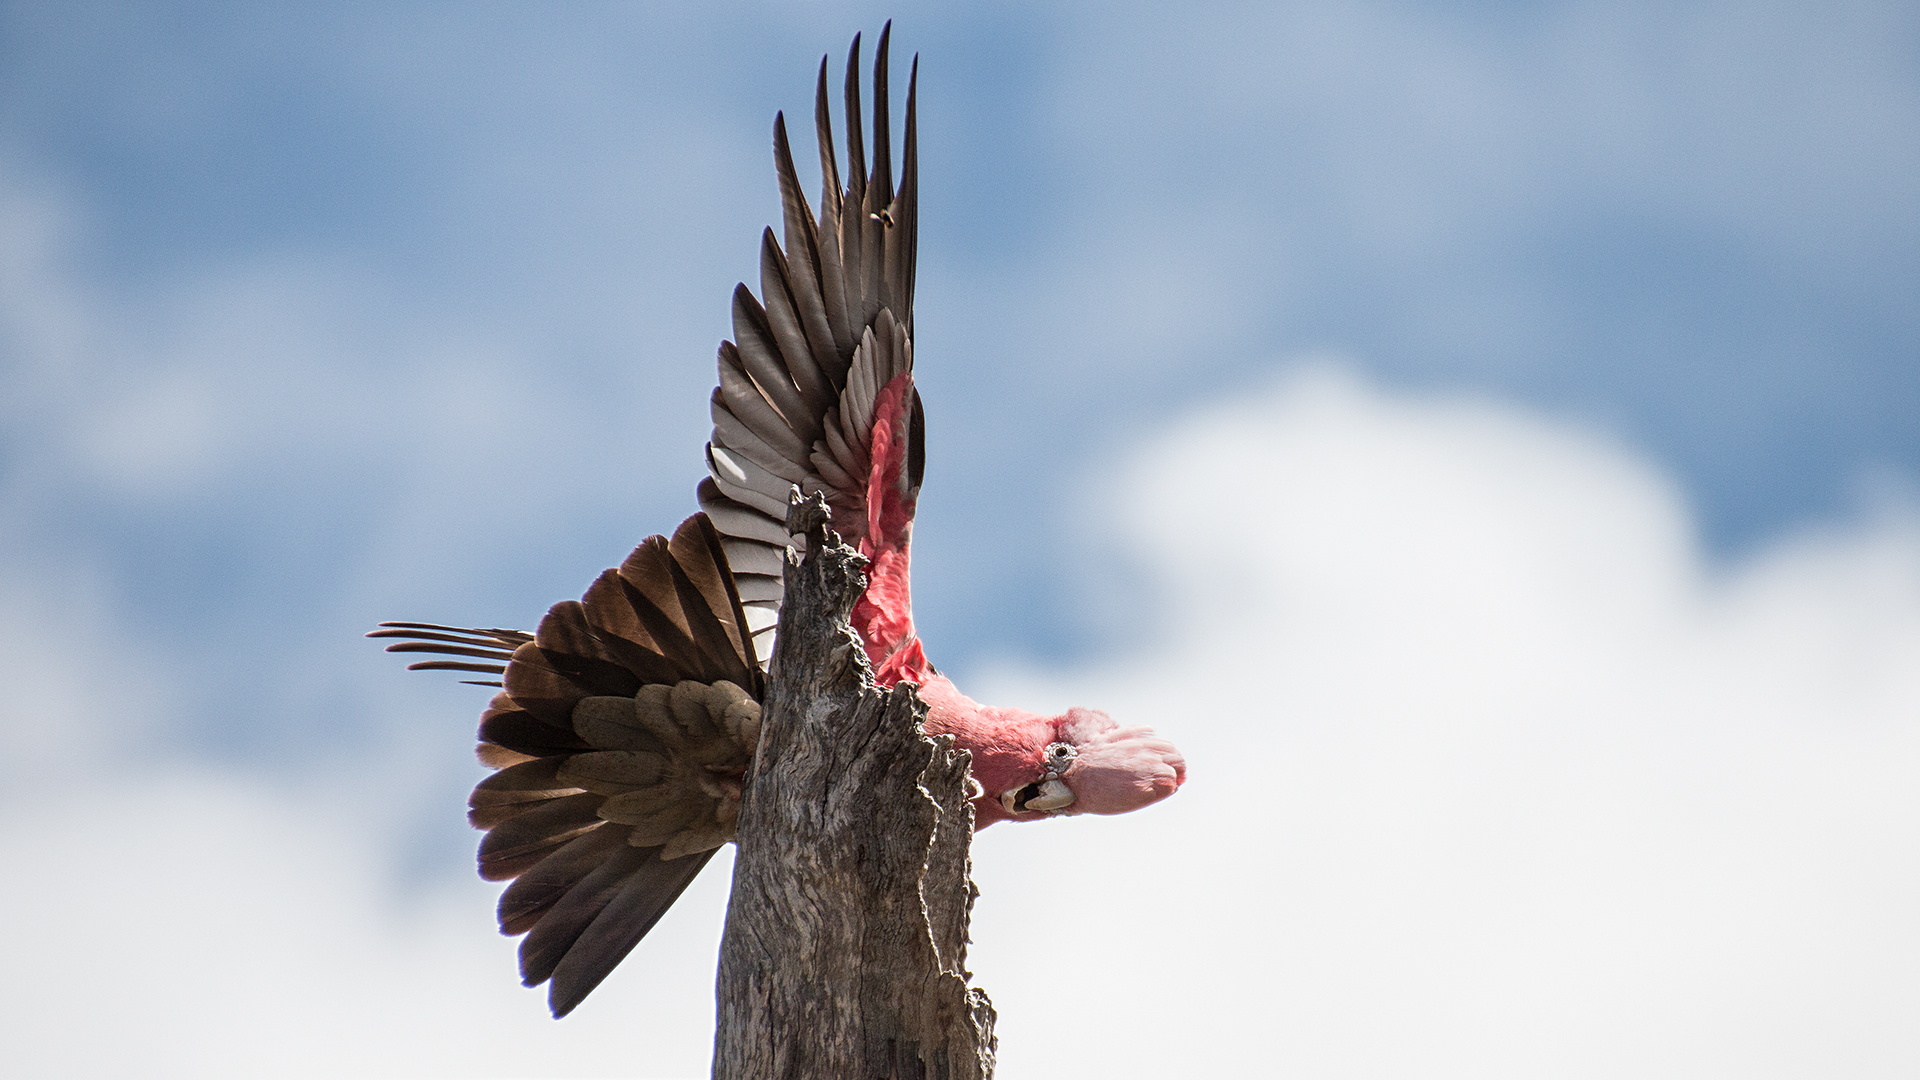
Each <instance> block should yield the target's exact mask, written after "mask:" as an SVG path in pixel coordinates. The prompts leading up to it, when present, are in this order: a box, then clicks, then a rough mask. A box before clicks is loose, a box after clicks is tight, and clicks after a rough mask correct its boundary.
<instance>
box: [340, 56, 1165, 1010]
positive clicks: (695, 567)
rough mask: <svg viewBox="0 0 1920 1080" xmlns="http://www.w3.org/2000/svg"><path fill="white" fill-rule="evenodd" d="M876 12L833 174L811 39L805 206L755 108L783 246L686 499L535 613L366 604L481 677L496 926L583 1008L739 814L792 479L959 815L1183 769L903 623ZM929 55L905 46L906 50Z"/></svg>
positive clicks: (909, 411) (1148, 741) (908, 515)
mask: <svg viewBox="0 0 1920 1080" xmlns="http://www.w3.org/2000/svg"><path fill="white" fill-rule="evenodd" d="M887 37H888V34H887V32H886V31H883V32H882V33H881V36H880V46H879V49H878V50H877V52H876V56H875V60H874V69H873V90H874V102H873V113H874V115H873V128H872V137H873V142H872V152H873V167H872V170H871V173H869V172H868V169H867V166H866V156H867V147H866V145H865V144H863V142H862V139H861V118H860V106H861V102H860V80H859V70H858V66H859V54H860V39H859V37H858V36H855V38H854V39H853V46H852V48H851V50H850V51H849V54H848V57H847V71H846V98H845V102H846V104H845V110H846V124H847V161H848V176H847V184H846V186H845V188H844V189H843V188H842V186H841V183H840V175H839V170H838V166H837V163H836V161H835V150H834V144H833V131H832V123H831V117H830V112H829V109H828V104H827V61H826V60H825V59H824V58H823V59H822V60H821V63H820V75H819V80H818V85H817V89H816V102H815V106H814V120H815V125H816V129H817V133H818V138H819V146H820V169H821V174H822V189H823V193H822V196H821V202H820V213H819V215H818V216H817V217H816V216H815V215H814V213H813V211H812V210H811V208H810V207H809V206H808V204H807V199H806V196H805V194H804V193H803V191H802V189H801V186H800V181H799V178H798V176H797V175H796V173H795V170H794V164H793V157H792V154H791V152H790V150H789V148H788V144H787V133H786V125H785V120H784V118H783V117H779V116H776V117H775V119H774V129H773V148H774V165H775V168H776V170H777V173H778V177H779V185H780V197H781V203H782V207H783V210H784V218H785V220H784V223H783V224H784V232H785V237H784V239H785V243H784V245H783V244H781V243H780V242H778V241H776V239H775V238H774V234H773V230H772V229H768V230H766V231H765V233H764V234H763V236H762V239H761V248H760V298H756V297H755V296H754V295H753V293H752V292H751V291H750V290H749V289H748V288H747V286H746V285H745V284H742V285H740V286H739V287H737V288H736V289H735V290H734V294H733V340H732V341H726V342H722V343H721V345H720V385H719V386H718V387H717V388H716V389H715V390H714V392H713V399H712V413H713V422H714V429H713V438H712V440H711V441H710V442H709V443H708V444H707V449H706V459H707V470H708V476H707V478H706V479H704V480H702V481H701V482H700V484H699V487H698V489H697V493H698V497H699V503H700V507H701V511H702V512H700V513H697V514H695V515H693V516H692V517H690V518H688V519H687V520H686V521H684V522H682V523H681V524H680V526H679V528H678V529H677V530H676V531H675V532H674V535H673V538H672V539H670V540H669V539H666V538H664V537H660V536H653V537H649V538H648V539H647V540H646V541H645V542H643V543H642V544H641V545H640V546H639V547H638V548H636V549H635V550H634V552H633V554H631V555H630V556H628V557H627V560H626V561H625V562H624V563H622V564H621V565H620V566H619V567H617V568H615V569H611V570H608V571H606V572H605V573H603V574H601V575H600V577H599V579H598V580H596V581H595V582H594V583H593V584H592V586H590V587H589V588H588V589H587V591H586V595H585V596H584V597H583V598H582V599H580V600H567V601H563V602H561V603H559V604H556V605H554V606H553V608H552V610H550V611H549V612H548V613H547V615H546V617H545V618H544V619H542V620H541V622H540V626H539V629H538V630H536V631H535V632H533V633H531V634H529V633H526V632H524V631H518V630H505V629H470V628H458V627H447V626H440V625H436V624H430V623H382V624H381V625H382V627H384V629H381V630H377V631H375V632H374V634H373V635H372V636H374V637H388V638H401V639H404V640H403V641H401V642H400V643H397V644H394V645H390V646H389V649H390V650H392V651H396V652H429V653H439V654H443V655H451V656H455V657H459V658H460V659H455V660H428V661H424V662H419V663H415V664H413V665H412V667H413V668H416V669H418V668H439V669H453V670H459V671H470V672H480V673H485V674H492V675H496V676H499V677H500V678H499V680H498V681H487V680H479V681H480V682H481V684H482V685H491V686H497V687H500V692H499V693H498V694H496V695H495V696H494V698H493V700H492V702H491V704H489V706H488V707H487V709H486V711H485V712H484V713H483V714H482V716H481V718H480V747H479V756H480V760H481V762H482V763H484V764H485V765H487V766H489V767H491V768H493V769H495V770H497V771H495V772H494V773H493V774H492V775H491V776H489V777H487V778H486V779H485V780H482V781H481V782H480V783H479V785H478V786H476V787H475V788H474V790H473V796H472V799H471V800H470V802H469V805H470V807H471V812H470V814H469V819H470V820H471V821H472V823H473V825H474V826H475V827H477V828H482V829H485V830H487V835H486V838H485V839H484V840H482V841H481V844H480V874H481V876H482V877H484V878H487V879H488V880H495V881H498V880H507V879H512V882H513V883H512V884H511V885H509V886H508V887H507V889H506V891H505V892H504V893H503V894H502V895H501V897H500V908H499V916H500V928H501V930H502V932H504V933H506V934H509V935H512V934H521V933H524V934H526V935H527V936H526V939H525V941H524V942H522V944H521V948H520V966H521V974H522V976H523V979H524V981H525V983H526V985H528V986H537V985H538V984H540V983H541V982H544V981H549V980H550V981H551V986H550V987H549V990H548V994H549V1002H550V1004H551V1006H552V1009H553V1013H554V1015H555V1016H564V1015H566V1014H567V1013H568V1012H569V1011H571V1010H572V1009H573V1008H574V1006H576V1005H578V1004H579V1003H580V1002H581V1000H582V999H583V998H585V997H586V995H587V994H588V993H589V992H590V991H591V990H592V989H593V988H594V987H595V986H597V985H598V984H599V983H600V981H601V980H602V979H604V978H605V977H606V976H607V974H608V972H610V971H611V970H612V969H613V967H614V966H615V965H616V964H618V963H619V962H620V960H621V959H622V958H624V957H625V956H626V954H627V953H628V952H629V951H630V950H631V949H632V948H633V947H634V945H636V944H637V943H638V942H639V941H640V939H641V938H642V937H643V936H644V935H645V934H646V933H647V931H648V930H649V929H651V928H652V927H653V925H654V923H655V922H656V921H658V920H659V918H660V916H661V915H662V914H663V913H664V912H665V911H666V909H667V908H668V907H669V906H670V905H671V904H672V903H673V901H674V900H675V899H676V898H677V897H678V896H679V895H680V893H681V891H682V890H683V889H685V888H686V886H687V884H688V883H689V882H691V881H692V880H693V878H694V875H696V874H698V873H699V871H700V868H701V867H702V866H704V865H705V864H706V862H707V860H708V858H710V857H711V856H712V854H713V852H714V851H715V849H717V848H719V847H720V846H721V845H722V844H724V843H726V842H727V841H729V840H731V839H732V838H733V835H734V827H735V822H736V821H737V820H738V817H739V813H740V798H741V791H742V786H743V783H744V778H745V776H746V773H747V770H748V769H749V768H750V767H751V765H752V763H753V755H754V751H755V748H756V746H757V744H758V739H759V731H760V701H761V700H762V698H763V695H764V691H765V685H766V678H767V675H766V670H767V664H768V661H769V660H770V659H771V657H772V652H773V633H774V626H775V623H776V621H777V618H778V614H779V610H780V601H781V595H782V587H783V585H782V571H783V569H784V567H785V565H786V551H787V549H788V548H789V547H790V546H791V545H793V544H794V543H796V541H797V538H795V537H792V536H789V535H788V533H787V531H786V527H785V522H786V514H787V506H788V498H789V495H790V493H791V492H792V490H793V489H794V488H796V487H797V488H798V489H799V490H800V491H801V492H804V493H807V494H812V493H815V492H818V493H821V494H823V495H824V496H825V498H826V500H827V502H828V505H829V506H830V507H831V510H832V521H833V524H834V526H835V527H836V528H837V530H838V531H839V532H840V534H841V535H842V537H843V539H844V540H845V541H846V542H848V543H850V544H853V545H856V546H857V547H858V548H859V551H860V553H861V554H862V555H864V556H865V557H866V558H867V560H868V567H867V583H866V588H865V592H864V594H863V595H862V596H861V598H860V600H859V602H858V604H857V605H856V607H855V608H854V611H853V622H854V628H855V629H856V630H857V631H858V632H859V634H860V637H861V640H862V642H863V643H864V644H865V647H866V654H867V658H868V660H869V661H870V663H871V667H872V672H873V677H874V679H875V681H876V682H877V683H878V685H880V686H881V687H891V686H894V685H895V684H897V683H900V682H911V683H914V684H917V685H918V687H919V693H920V696H921V698H922V699H923V700H924V701H925V702H926V704H927V708H928V713H927V719H926V723H925V727H926V730H927V732H928V733H930V734H935V735H940V734H946V735H952V736H953V737H954V740H955V742H956V743H957V745H958V746H959V747H961V748H963V749H965V750H967V751H969V752H970V753H971V754H972V770H973V778H974V780H975V782H976V783H977V785H978V788H977V790H978V792H979V794H978V796H977V797H976V798H975V799H974V800H973V808H974V821H975V828H984V827H986V826H988V825H991V824H993V823H995V822H998V821H1038V820H1040V819H1043V818H1048V817H1059V816H1064V815H1070V814H1082V813H1092V814H1119V813H1124V812H1126V811H1129V810H1134V809H1138V808H1140V807H1143V806H1146V805H1147V804H1149V803H1152V802H1155V801H1157V800H1159V799H1163V798H1165V797H1166V796H1168V795H1170V794H1172V793H1173V792H1174V790H1175V789H1177V788H1178V787H1179V786H1180V785H1181V783H1182V782H1184V780H1185V778H1186V765H1185V762H1184V761H1183V759H1182V758H1181V756H1180V753H1179V752H1178V751H1177V750H1175V749H1174V747H1173V744H1172V743H1170V742H1168V741H1166V740H1165V739H1162V738H1159V737H1157V736H1155V735H1154V733H1153V732H1152V731H1151V730H1150V729H1148V728H1144V727H1120V726H1118V725H1117V724H1115V723H1114V721H1113V720H1112V719H1111V718H1109V717H1108V716H1107V714H1106V713H1103V712H1099V711H1097V710H1094V709H1083V708H1072V709H1068V710H1067V711H1066V712H1064V713H1060V714H1058V715H1055V716H1043V715H1041V714H1039V713H1034V712H1029V711H1027V710H1024V709H1017V708H1008V707H1000V706H993V705H982V704H980V703H979V702H977V701H974V700H973V699H971V698H969V697H967V696H966V695H965V694H963V693H961V692H960V691H959V689H958V688H956V687H955V686H954V685H953V683H952V682H951V681H949V680H948V679H947V677H946V676H944V675H942V674H940V673H939V672H938V671H936V670H935V669H934V667H933V665H932V664H930V663H928V661H927V658H926V654H925V652H924V651H923V650H922V648H921V644H920V638H919V636H918V635H917V634H916V633H915V632H914V627H913V612H912V606H911V602H910V595H909V588H908V562H909V558H908V547H909V540H910V538H911V535H912V526H913V514H914V507H915V503H916V501H917V499H918V497H919V493H920V480H921V474H922V468H923V464H924V461H925V445H926V443H925V421H924V414H923V412H922V409H921V404H920V395H919V392H918V391H917V390H916V389H915V388H914V384H913V272H914V245H915V233H916V223H917V209H918V207H917V191H918V182H917V179H918V172H917V167H916V155H915V130H914V127H915V125H914V97H915V83H916V82H917V79H916V78H913V77H910V78H909V80H908V88H907V102H906V125H905V130H904V146H903V153H902V162H901V170H900V176H899V186H898V188H897V189H896V188H895V186H894V177H893V165H892V154H891V150H890V147H889V139H890V125H889V122H888V117H887V104H888V97H887ZM918 67H919V61H918V58H917V57H916V58H915V62H914V72H915V75H917V73H918Z"/></svg>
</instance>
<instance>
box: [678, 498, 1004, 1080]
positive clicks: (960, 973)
mask: <svg viewBox="0 0 1920 1080" xmlns="http://www.w3.org/2000/svg"><path fill="white" fill-rule="evenodd" d="M787 525H788V530H789V531H790V532H792V533H795V534H804V535H805V536H806V540H807V543H806V552H805V554H804V555H803V556H801V557H800V558H799V559H798V560H797V561H796V560H795V559H793V558H792V557H791V556H790V557H789V560H788V565H787V570H786V598H785V601H784V603H783V605H782V609H781V612H780V626H779V631H778V634H777V642H776V644H775V647H774V659H773V665H772V674H771V677H770V679H769V683H768V689H767V700H766V702H765V707H764V711H763V713H762V716H761V737H760V748H759V751H758V752H757V753H756V754H755V755H754V765H753V771H752V775H751V776H750V777H749V778H748V783H747V790H746V797H745V802H744V804H743V806H742V809H741V815H740V830H739V845H740V848H739V853H738V854H737V855H736V856H735V860H734V871H733V897H732V900H731V901H730V902H729V903H728V905H727V929H726V936H725V938H724V939H723V940H722V942H721V946H720V976H719V988H718V998H719V1013H718V1018H717V1021H718V1023H717V1030H716V1031H715V1033H714V1054H713V1075H714V1077H715V1080H787V1078H807V1080H811V1078H821V1080H828V1078H832V1080H841V1078H847V1080H853V1078H859V1080H868V1078H873V1080H881V1078H887V1080H893V1078H899V1080H906V1078H915V1080H919V1078H939V1080H946V1078H952V1080H976V1078H977V1080H986V1078H987V1077H990V1076H991V1075H992V1074H993V1052H994V1039H993V1019H994V1014H993V1005H992V1004H991V1003H990V1002H989V1001H988V1000H987V995H986V994H985V993H984V992H983V991H981V990H978V989H972V988H969V987H968V986H967V971H966V967H965V963H966V946H967V917H968V913H969V910H970V909H971V908H972V906H973V896H974V890H973V881H972V878H971V876H970V874H969V862H968V848H969V844H970V842H971V840H972V835H973V807H972V806H971V805H970V804H969V802H968V801H967V785H968V778H967V764H968V762H967V754H966V752H965V751H963V750H956V749H954V747H953V740H952V739H951V738H950V737H947V736H942V737H941V738H939V739H930V738H928V737H927V736H926V735H925V734H923V733H922V732H921V729H920V724H921V721H922V720H923V719H924V718H925V717H926V706H925V705H924V704H922V703H921V701H920V699H919V697H918V696H917V695H916V694H915V693H914V692H913V688H912V687H911V686H909V685H904V684H903V685H901V686H899V687H896V688H895V689H893V690H892V691H890V692H889V691H882V690H879V689H877V688H876V687H875V686H874V684H873V677H872V672H871V669H870V667H869V665H868V663H867V658H866V653H865V651H864V650H863V649H862V648H861V645H860V639H859V638H858V636H857V635H856V634H855V633H854V631H853V628H852V626H851V625H850V623H849V622H848V616H849V615H850V614H851V612H852V611H853V605H854V602H855V601H856V600H857V599H858V598H859V596H860V591H861V589H862V588H863V587H864V577H863V575H862V573H861V571H862V569H863V568H864V566H865V560H863V559H862V558H861V556H860V555H859V553H857V552H855V551H854V550H852V549H851V548H848V547H846V546H845V545H843V544H841V543H840V541H839V537H838V536H837V535H835V534H833V533H832V532H830V531H829V529H828V521H827V509H826V503H825V501H824V500H823V499H821V498H820V497H819V496H817V495H816V496H814V497H813V498H812V499H811V500H808V501H806V502H795V503H794V505H793V506H792V508H791V509H790V510H789V512H788V520H787Z"/></svg>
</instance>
